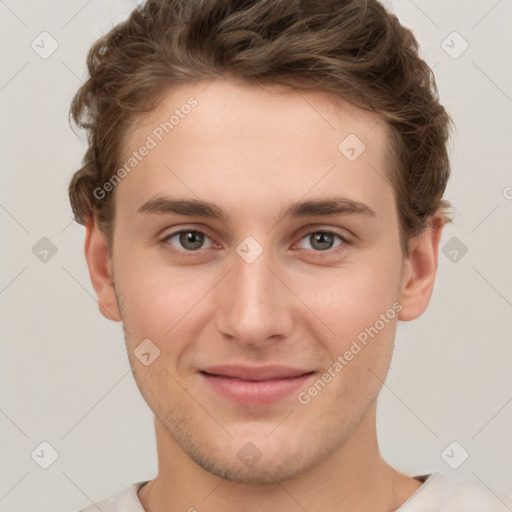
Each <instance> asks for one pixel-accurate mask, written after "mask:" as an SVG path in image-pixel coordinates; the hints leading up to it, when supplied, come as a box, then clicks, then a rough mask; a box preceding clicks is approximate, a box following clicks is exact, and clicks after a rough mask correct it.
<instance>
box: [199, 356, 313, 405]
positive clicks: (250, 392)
mask: <svg viewBox="0 0 512 512" xmlns="http://www.w3.org/2000/svg"><path fill="white" fill-rule="evenodd" d="M315 373H316V372H315V371H304V370H298V369H293V368H289V367H284V366H277V365H272V366H264V367H252V368H251V367H246V366H222V367H210V368H207V369H204V370H201V371H199V375H200V376H201V378H202V379H203V380H204V382H205V383H206V384H207V385H208V387H209V388H210V389H212V390H213V391H214V392H216V394H217V395H220V396H221V397H223V398H227V399H228V400H230V401H231V402H234V403H236V404H238V405H251V406H263V405H270V404H272V403H275V402H278V401H279V400H281V399H283V398H285V397H286V396H288V395H290V394H291V393H293V392H294V391H296V390H298V389H299V388H300V387H301V386H303V385H304V384H305V383H306V382H307V381H308V380H309V379H311V378H312V376H313V375H314V374H315Z"/></svg>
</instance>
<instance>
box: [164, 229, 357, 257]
mask: <svg viewBox="0 0 512 512" xmlns="http://www.w3.org/2000/svg"><path fill="white" fill-rule="evenodd" d="M181 233H199V234H201V235H204V236H205V237H206V238H208V239H210V240H211V238H210V237H209V236H208V235H207V234H206V233H205V232H204V231H201V230H200V229H180V230H179V231H174V232H172V233H169V234H168V235H165V237H164V238H162V240H161V241H160V242H161V244H162V245H163V246H164V247H165V248H166V250H168V251H170V252H172V253H175V254H179V255H182V256H184V257H194V256H196V255H197V254H200V253H201V251H202V249H197V250H195V251H189V250H185V249H183V250H179V249H174V248H173V247H172V246H171V244H170V243H169V239H171V238H173V237H175V236H176V235H180V234H181ZM318 233H322V234H327V235H334V236H335V237H338V238H339V239H340V240H341V243H340V244H339V245H337V246H335V247H332V248H330V249H325V250H323V251H318V250H314V249H303V250H305V251H307V252H308V253H310V254H311V255H313V256H314V257H322V255H323V254H328V255H333V254H337V253H338V252H341V251H344V250H345V249H346V246H347V245H353V244H352V242H351V241H350V240H348V239H347V238H346V237H344V236H343V235H340V234H339V233H337V232H336V231H333V230H330V229H316V230H312V231H308V232H307V233H305V234H304V235H303V236H301V238H300V239H299V241H302V240H304V239H305V238H307V237H309V236H311V235H313V234H318ZM212 242H213V241H212ZM213 243H215V242H213Z"/></svg>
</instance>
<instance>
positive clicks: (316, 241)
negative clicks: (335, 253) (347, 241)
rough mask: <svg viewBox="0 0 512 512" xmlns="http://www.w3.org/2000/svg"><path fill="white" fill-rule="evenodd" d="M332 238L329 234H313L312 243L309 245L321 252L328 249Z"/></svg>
mask: <svg viewBox="0 0 512 512" xmlns="http://www.w3.org/2000/svg"><path fill="white" fill-rule="evenodd" d="M333 238H334V235H332V234H330V233H314V234H313V235H312V239H313V243H312V244H311V245H312V246H313V247H315V248H316V249H319V250H321V251H323V250H325V249H329V248H330V246H331V245H332V243H333Z"/></svg>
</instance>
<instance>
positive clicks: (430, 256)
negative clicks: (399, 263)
mask: <svg viewBox="0 0 512 512" xmlns="http://www.w3.org/2000/svg"><path fill="white" fill-rule="evenodd" d="M428 224H429V227H427V228H425V229H424V230H423V231H422V232H421V233H420V234H419V235H417V236H415V237H414V238H412V239H411V240H409V248H410V252H409V256H408V257H407V258H406V260H405V262H404V272H403V280H402V290H401V294H400V304H401V305H402V310H401V311H400V313H399V315H398V319H399V320H404V321H407V320H414V319H415V318H418V317H419V316H421V315H422V314H423V312H424V311H425V310H426V309H427V306H428V304H429V302H430V298H431V296H432V291H433V289H434V281H435V277H436V271H437V263H438V251H439V240H440V238H441V234H442V231H443V219H442V217H441V216H440V215H434V216H433V217H431V218H430V219H429V222H428Z"/></svg>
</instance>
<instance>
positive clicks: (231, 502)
mask: <svg viewBox="0 0 512 512" xmlns="http://www.w3.org/2000/svg"><path fill="white" fill-rule="evenodd" d="M375 414H376V411H375V404H374V405H373V406H372V407H371V408H370V409H369V410H368V412H367V414H366V416H365V418H364V420H363V421H362V422H361V423H360V424H359V425H358V426H357V427H356V429H355V430H354V431H353V432H352V433H351V435H350V437H349V438H348V439H347V440H346V441H345V442H344V443H343V444H342V446H340V447H339V448H338V449H337V450H336V451H334V452H333V453H331V454H329V455H328V456H326V458H325V459H324V460H323V461H322V462H321V463H320V464H319V465H317V466H315V467H312V468H310V469H309V470H308V471H306V472H304V473H302V474H300V475H298V476H296V477H295V478H292V479H288V480H285V481H282V482H278V481H276V482H275V483H270V484H260V485H254V484H249V483H243V482H242V483H241V482H233V481H229V480H225V479H223V478H220V477H218V476H215V475H214V474H212V473H210V472H209V471H207V470H205V469H203V468H202V467H201V466H199V465H198V464H196V463H195V462H194V461H193V460H191V459H190V458H189V457H188V455H187V454H186V453H185V451H183V449H182V448H181V447H180V446H179V445H178V444H177V443H176V441H175V440H174V439H173V438H172V436H171V435H170V433H169V432H168V430H167V429H166V428H165V426H164V425H163V424H162V423H161V422H160V421H159V420H158V419H157V418H156V417H155V431H156V439H157V451H158V461H159V468H158V475H157V477H156V478H155V479H154V480H152V481H151V482H149V483H148V484H146V485H145V486H143V487H142V488H141V489H140V490H139V499H140V500H141V503H142V505H143V507H144V508H145V509H146V510H147V511H151V512H164V511H165V512H178V511H183V510H190V511H193V510H194V509H196V510H198V511H200V512H218V511H220V510H222V511H223V512H238V511H240V510H244V511H245V512H256V511H260V510H265V509H268V510H280V511H283V512H288V511H290V512H291V511H296V510H298V509H299V508H302V509H303V510H304V509H306V510H314V509H317V510H323V511H325V512H335V511H336V512H348V511H353V510H358V511H361V512H364V511H372V512H376V511H379V512H380V511H382V512H390V511H393V510H396V508H398V507H399V506H400V505H401V504H402V503H403V502H404V501H405V500H406V499H408V498H409V496H410V495H411V494H413V493H414V492H415V491H416V490H417V488H418V487H419V486H421V484H420V483H419V482H417V481H415V480H413V479H411V478H409V477H406V476H405V475H401V474H397V473H396V471H395V470H394V469H393V468H392V467H391V466H389V465H388V464H387V463H386V462H385V461H384V460H383V459H382V457H381V455H380V452H379V448H378V442H377V434H376V418H375Z"/></svg>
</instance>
